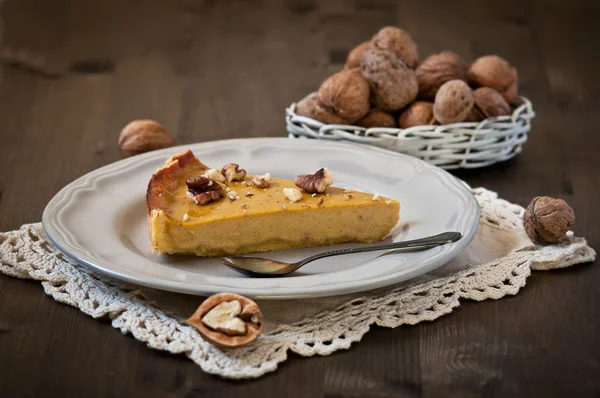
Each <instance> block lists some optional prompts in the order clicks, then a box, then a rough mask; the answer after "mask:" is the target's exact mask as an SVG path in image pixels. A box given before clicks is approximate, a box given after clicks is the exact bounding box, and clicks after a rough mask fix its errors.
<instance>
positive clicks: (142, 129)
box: [118, 120, 175, 156]
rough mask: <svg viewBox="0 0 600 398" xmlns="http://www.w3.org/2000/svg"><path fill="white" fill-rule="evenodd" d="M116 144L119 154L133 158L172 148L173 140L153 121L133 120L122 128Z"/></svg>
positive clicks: (167, 132)
mask: <svg viewBox="0 0 600 398" xmlns="http://www.w3.org/2000/svg"><path fill="white" fill-rule="evenodd" d="M118 144H119V148H120V149H121V153H123V154H124V155H125V156H133V155H138V154H140V153H144V152H150V151H154V150H156V149H162V148H168V147H170V146H173V145H174V144H175V139H174V138H173V136H172V135H171V133H170V132H169V130H167V129H166V128H165V126H163V125H162V124H160V123H158V122H155V121H154V120H134V121H133V122H131V123H129V124H127V126H125V127H123V130H121V134H119V141H118Z"/></svg>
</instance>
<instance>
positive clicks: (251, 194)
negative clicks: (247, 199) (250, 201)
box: [245, 192, 254, 196]
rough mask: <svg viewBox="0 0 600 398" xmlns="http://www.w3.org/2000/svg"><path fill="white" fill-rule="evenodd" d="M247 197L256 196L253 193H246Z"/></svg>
mask: <svg viewBox="0 0 600 398" xmlns="http://www.w3.org/2000/svg"><path fill="white" fill-rule="evenodd" d="M245 196H254V194H253V193H252V192H246V195H245Z"/></svg>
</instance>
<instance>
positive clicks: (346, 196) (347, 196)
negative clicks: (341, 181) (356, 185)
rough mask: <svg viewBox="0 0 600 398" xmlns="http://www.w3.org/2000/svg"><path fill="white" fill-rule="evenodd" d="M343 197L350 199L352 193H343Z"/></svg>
mask: <svg viewBox="0 0 600 398" xmlns="http://www.w3.org/2000/svg"><path fill="white" fill-rule="evenodd" d="M344 199H346V200H350V199H352V195H351V194H349V193H345V194H344Z"/></svg>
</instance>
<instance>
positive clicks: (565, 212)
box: [523, 196, 575, 244]
mask: <svg viewBox="0 0 600 398" xmlns="http://www.w3.org/2000/svg"><path fill="white" fill-rule="evenodd" d="M573 224H575V212H574V211H573V209H572V208H571V206H569V205H568V204H567V202H565V201H564V200H562V199H554V198H551V197H548V196H538V197H536V198H534V199H533V200H532V201H531V203H530V204H529V206H527V209H525V213H523V227H524V228H525V232H527V235H529V237H530V238H531V239H532V240H533V241H535V242H537V243H541V244H550V243H559V242H560V241H562V240H563V239H564V237H565V234H566V233H567V232H568V231H569V229H570V228H571V227H572V226H573Z"/></svg>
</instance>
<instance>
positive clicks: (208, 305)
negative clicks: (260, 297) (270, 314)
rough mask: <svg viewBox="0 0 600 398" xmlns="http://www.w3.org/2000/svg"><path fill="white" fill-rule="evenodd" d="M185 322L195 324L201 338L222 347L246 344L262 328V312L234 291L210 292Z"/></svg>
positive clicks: (258, 333) (252, 302)
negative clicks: (211, 294)
mask: <svg viewBox="0 0 600 398" xmlns="http://www.w3.org/2000/svg"><path fill="white" fill-rule="evenodd" d="M185 323H187V324H188V325H191V326H193V327H195V328H196V329H197V330H198V332H199V333H200V335H201V336H202V338H203V339H204V340H206V341H208V342H209V343H211V344H213V345H215V346H218V347H222V348H235V347H241V346H243V345H245V344H248V343H250V342H252V341H254V340H256V338H257V337H258V336H259V335H260V334H261V333H262V330H263V316H262V313H261V311H260V308H259V307H258V305H257V304H256V303H255V302H254V301H252V300H250V299H249V298H246V297H244V296H240V295H237V294H233V293H219V294H215V295H213V296H210V297H209V298H207V299H206V300H205V301H204V302H203V303H202V304H201V305H200V306H199V307H198V309H197V310H196V312H194V314H193V315H192V316H191V317H189V318H188V319H187V320H186V321H185Z"/></svg>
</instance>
